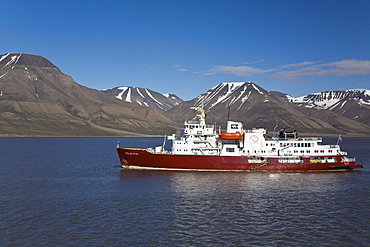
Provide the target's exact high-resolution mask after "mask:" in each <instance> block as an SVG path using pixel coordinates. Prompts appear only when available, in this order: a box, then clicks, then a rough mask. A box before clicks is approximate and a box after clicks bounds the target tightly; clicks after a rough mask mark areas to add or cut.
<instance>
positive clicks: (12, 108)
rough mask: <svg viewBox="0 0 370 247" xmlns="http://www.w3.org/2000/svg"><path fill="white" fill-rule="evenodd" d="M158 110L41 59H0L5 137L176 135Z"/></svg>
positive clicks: (0, 131) (0, 101)
mask: <svg viewBox="0 0 370 247" xmlns="http://www.w3.org/2000/svg"><path fill="white" fill-rule="evenodd" d="M177 128H178V125H177V124H176V123H174V122H173V121H171V120H169V119H167V118H166V117H164V116H163V115H162V114H160V113H159V112H158V111H157V110H155V109H153V108H150V107H146V106H140V105H138V104H132V103H129V102H125V101H121V100H118V99H116V98H115V97H112V96H109V95H107V94H105V93H103V92H100V91H98V90H95V89H90V88H87V87H84V86H81V85H79V84H78V83H76V82H75V81H74V80H73V79H72V77H70V76H68V75H66V74H64V73H62V72H61V70H60V69H59V68H57V67H56V66H55V65H54V64H52V63H51V62H50V61H49V60H47V59H45V58H43V57H41V56H36V55H29V54H18V53H8V54H5V55H0V135H3V136H4V135H22V136H23V135H51V136H60V135H62V136H63V135H64V136H65V135H68V136H76V135H78V136H81V135H84V136H85V135H86V136H92V135H94V136H102V135H104V136H105V135H106V136H111V135H128V134H129V135H154V134H171V133H173V132H174V131H175V130H176V129H177Z"/></svg>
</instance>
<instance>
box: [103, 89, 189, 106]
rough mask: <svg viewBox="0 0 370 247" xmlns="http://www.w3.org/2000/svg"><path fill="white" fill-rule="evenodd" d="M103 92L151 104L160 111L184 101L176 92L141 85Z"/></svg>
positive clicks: (142, 103) (138, 102)
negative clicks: (161, 90) (161, 91)
mask: <svg viewBox="0 0 370 247" xmlns="http://www.w3.org/2000/svg"><path fill="white" fill-rule="evenodd" d="M102 92H104V93H106V94H108V95H111V96H114V97H116V98H117V99H120V100H122V101H126V102H130V103H136V104H139V105H145V106H150V107H152V108H155V109H157V110H159V111H160V112H163V111H167V110H169V109H171V108H172V107H174V106H176V105H178V104H180V103H181V102H183V100H182V99H180V98H179V97H177V96H176V95H174V94H170V93H167V94H160V93H158V92H155V91H152V90H150V89H147V88H140V87H115V88H111V89H106V90H103V91H102Z"/></svg>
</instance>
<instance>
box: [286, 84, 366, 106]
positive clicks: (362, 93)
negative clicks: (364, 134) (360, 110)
mask: <svg viewBox="0 0 370 247" xmlns="http://www.w3.org/2000/svg"><path fill="white" fill-rule="evenodd" d="M369 96H370V90H367V89H350V90H343V91H325V92H318V93H312V94H308V95H305V96H301V97H292V96H290V95H286V100H287V101H288V102H291V103H294V104H298V105H304V106H305V107H307V108H315V109H328V110H332V109H334V108H336V107H337V106H339V109H341V108H342V107H343V106H344V105H345V104H346V102H347V100H354V101H357V102H358V103H359V104H365V105H370V99H364V98H367V97H369ZM344 99H346V101H345V102H342V100H344Z"/></svg>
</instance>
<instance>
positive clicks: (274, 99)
mask: <svg viewBox="0 0 370 247" xmlns="http://www.w3.org/2000/svg"><path fill="white" fill-rule="evenodd" d="M282 95H284V94H282V93H278V92H273V93H270V92H267V91H266V90H264V89H263V88H261V87H259V86H258V85H256V84H254V83H252V82H224V83H221V84H219V85H217V86H215V87H213V88H212V89H210V90H208V91H207V92H206V93H204V94H201V95H199V96H198V97H197V98H195V99H193V100H191V101H186V102H183V103H180V104H179V105H178V106H175V107H173V108H171V109H169V110H167V111H166V112H165V113H164V115H165V116H166V117H168V118H170V119H172V120H174V121H178V122H183V121H185V120H186V119H191V118H193V117H195V111H194V110H190V106H194V105H195V106H198V105H200V104H203V105H204V109H205V111H206V114H207V122H208V123H209V124H213V123H216V124H217V125H223V126H224V124H225V123H226V120H227V119H230V120H234V121H241V122H243V124H244V128H253V127H257V126H258V127H265V128H267V129H268V130H269V131H270V134H274V133H273V132H276V131H278V130H279V129H281V128H286V127H290V128H293V129H295V130H297V131H299V132H301V133H302V134H316V135H337V134H347V135H369V134H370V126H368V125H365V124H363V123H359V122H357V121H355V120H353V119H349V118H346V117H343V116H340V115H338V114H336V113H335V112H332V111H329V110H321V111H320V113H317V110H313V111H306V110H302V108H303V107H301V106H299V105H296V104H292V103H290V102H289V101H286V100H284V99H283V98H282V97H281V96H282ZM306 109H307V108H306ZM311 110H312V109H311Z"/></svg>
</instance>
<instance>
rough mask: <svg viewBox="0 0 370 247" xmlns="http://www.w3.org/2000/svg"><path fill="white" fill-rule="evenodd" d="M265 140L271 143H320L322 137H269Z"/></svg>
mask: <svg viewBox="0 0 370 247" xmlns="http://www.w3.org/2000/svg"><path fill="white" fill-rule="evenodd" d="M266 140H269V141H271V140H273V141H278V140H282V141H319V142H321V141H322V137H297V138H278V137H270V138H268V137H267V138H266Z"/></svg>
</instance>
